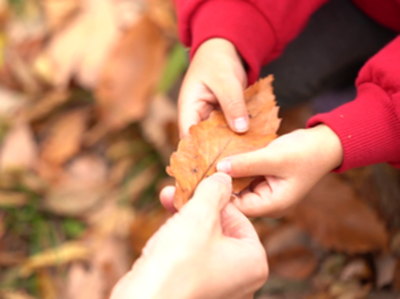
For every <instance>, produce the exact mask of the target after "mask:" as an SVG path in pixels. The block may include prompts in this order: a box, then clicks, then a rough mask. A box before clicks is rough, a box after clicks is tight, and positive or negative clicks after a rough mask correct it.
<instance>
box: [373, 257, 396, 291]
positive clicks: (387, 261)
mask: <svg viewBox="0 0 400 299" xmlns="http://www.w3.org/2000/svg"><path fill="white" fill-rule="evenodd" d="M375 269H376V286H377V287H378V288H379V289H381V288H383V287H385V286H388V285H390V284H391V283H392V281H393V278H394V272H395V270H396V259H395V258H394V257H393V256H391V255H389V254H386V255H381V256H379V257H376V258H375Z"/></svg>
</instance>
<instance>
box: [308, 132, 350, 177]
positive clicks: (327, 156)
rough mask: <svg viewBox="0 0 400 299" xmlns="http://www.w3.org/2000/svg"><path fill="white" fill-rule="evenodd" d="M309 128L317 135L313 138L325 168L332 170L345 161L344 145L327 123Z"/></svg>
mask: <svg viewBox="0 0 400 299" xmlns="http://www.w3.org/2000/svg"><path fill="white" fill-rule="evenodd" d="M309 130H311V131H312V133H313V134H314V135H315V136H314V137H313V138H314V140H315V142H316V143H315V146H316V149H317V151H318V158H319V159H320V161H321V163H322V164H323V165H324V166H325V168H326V169H325V170H326V171H332V170H334V169H336V168H338V167H340V165H341V164H342V162H343V147H342V143H341V141H340V138H339V136H337V135H336V133H335V132H334V131H333V130H332V129H331V128H330V127H328V126H327V125H325V124H319V125H317V126H315V127H313V128H311V129H309Z"/></svg>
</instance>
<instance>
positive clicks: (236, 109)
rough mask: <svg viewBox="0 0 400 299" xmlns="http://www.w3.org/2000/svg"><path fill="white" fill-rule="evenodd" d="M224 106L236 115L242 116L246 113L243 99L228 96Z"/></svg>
mask: <svg viewBox="0 0 400 299" xmlns="http://www.w3.org/2000/svg"><path fill="white" fill-rule="evenodd" d="M222 105H223V108H225V110H226V113H227V114H231V115H234V116H240V115H241V114H243V113H244V110H245V106H244V103H243V101H242V100H240V99H232V98H227V99H226V100H225V101H224V102H223V103H222Z"/></svg>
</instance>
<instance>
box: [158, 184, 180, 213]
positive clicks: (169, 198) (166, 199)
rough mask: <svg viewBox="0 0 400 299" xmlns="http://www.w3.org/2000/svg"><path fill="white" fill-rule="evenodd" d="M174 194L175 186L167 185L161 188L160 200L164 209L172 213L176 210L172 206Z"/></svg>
mask: <svg viewBox="0 0 400 299" xmlns="http://www.w3.org/2000/svg"><path fill="white" fill-rule="evenodd" d="M174 194H175V187H173V186H168V187H165V188H163V189H162V190H161V192H160V201H161V204H162V205H163V206H164V208H165V209H166V210H168V211H169V212H170V213H172V214H174V213H176V212H177V209H176V208H175V206H174Z"/></svg>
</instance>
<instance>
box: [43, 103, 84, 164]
mask: <svg viewBox="0 0 400 299" xmlns="http://www.w3.org/2000/svg"><path fill="white" fill-rule="evenodd" d="M88 112H89V111H88V110H87V109H86V108H79V109H75V110H72V111H68V112H65V113H64V114H62V115H61V116H60V117H59V118H58V119H56V121H55V122H54V123H53V125H52V126H51V127H50V128H49V132H48V135H47V136H46V138H45V140H44V141H43V143H42V152H41V158H42V159H43V160H45V161H46V162H49V163H51V164H55V165H61V164H63V163H65V162H66V161H67V160H68V159H70V158H71V157H72V156H73V155H75V154H76V153H77V152H78V151H79V149H80V146H81V141H82V136H83V133H84V132H85V130H86V123H87V120H88V117H89V113H88Z"/></svg>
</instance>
